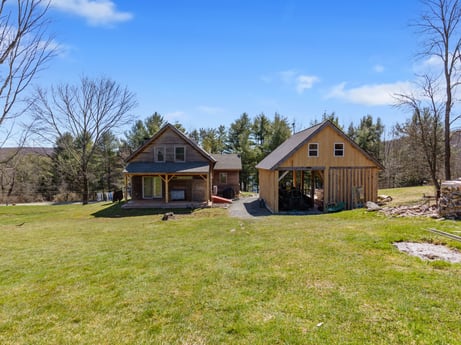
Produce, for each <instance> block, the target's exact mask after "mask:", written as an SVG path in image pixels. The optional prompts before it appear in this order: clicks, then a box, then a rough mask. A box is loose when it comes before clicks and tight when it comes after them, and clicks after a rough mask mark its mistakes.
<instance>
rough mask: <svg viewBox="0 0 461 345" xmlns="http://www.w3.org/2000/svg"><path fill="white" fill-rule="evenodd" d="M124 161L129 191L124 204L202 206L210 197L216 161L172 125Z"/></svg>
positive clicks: (159, 132)
mask: <svg viewBox="0 0 461 345" xmlns="http://www.w3.org/2000/svg"><path fill="white" fill-rule="evenodd" d="M126 163H127V164H126V167H125V170H124V175H125V185H126V190H128V186H129V187H130V190H131V200H130V201H129V202H128V203H127V204H126V207H143V205H149V206H150V207H155V206H158V207H175V206H177V207H186V206H204V205H207V204H208V203H209V202H210V200H211V183H212V176H213V167H214V165H215V163H216V160H215V159H214V158H213V157H212V156H211V155H210V154H208V153H207V152H206V151H204V150H203V149H202V148H200V147H199V146H198V145H197V144H196V143H195V142H194V141H193V140H191V139H190V138H188V137H187V136H186V135H185V134H184V133H183V132H181V131H180V130H178V129H177V128H176V127H175V126H173V125H172V124H169V123H168V124H166V125H165V126H163V127H162V128H161V129H160V130H159V131H158V132H157V133H156V134H155V135H154V136H153V137H152V138H150V139H149V140H147V141H146V142H145V143H144V145H142V146H141V147H139V148H138V149H137V150H136V151H135V152H134V153H133V154H132V155H131V156H130V157H128V158H127V160H126ZM126 194H127V193H126Z"/></svg>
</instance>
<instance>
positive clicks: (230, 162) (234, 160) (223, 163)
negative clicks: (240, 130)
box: [212, 153, 242, 170]
mask: <svg viewBox="0 0 461 345" xmlns="http://www.w3.org/2000/svg"><path fill="white" fill-rule="evenodd" d="M212 156H213V158H214V159H215V160H216V165H215V166H214V170H242V159H241V158H240V155H239V154H237V153H213V154H212Z"/></svg>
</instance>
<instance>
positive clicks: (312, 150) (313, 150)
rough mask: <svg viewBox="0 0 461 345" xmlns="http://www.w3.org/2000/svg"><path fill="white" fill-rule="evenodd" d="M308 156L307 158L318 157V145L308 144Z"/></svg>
mask: <svg viewBox="0 0 461 345" xmlns="http://www.w3.org/2000/svg"><path fill="white" fill-rule="evenodd" d="M308 156H309V157H318V156H319V144H318V143H312V144H309V148H308Z"/></svg>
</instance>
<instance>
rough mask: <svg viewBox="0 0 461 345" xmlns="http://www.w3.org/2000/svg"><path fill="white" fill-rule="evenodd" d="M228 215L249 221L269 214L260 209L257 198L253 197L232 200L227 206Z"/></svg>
mask: <svg viewBox="0 0 461 345" xmlns="http://www.w3.org/2000/svg"><path fill="white" fill-rule="evenodd" d="M229 215H230V216H231V217H236V218H243V219H251V218H257V217H265V216H270V215H271V213H270V212H269V211H268V210H267V209H266V208H265V207H261V205H260V202H259V197H258V196H253V197H247V198H240V199H238V200H234V201H233V202H232V204H231V205H230V206H229Z"/></svg>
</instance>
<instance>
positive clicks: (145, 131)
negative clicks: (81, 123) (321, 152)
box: [0, 112, 461, 204]
mask: <svg viewBox="0 0 461 345" xmlns="http://www.w3.org/2000/svg"><path fill="white" fill-rule="evenodd" d="M326 119H328V120H330V121H332V122H333V123H335V124H336V125H337V126H338V127H339V128H340V129H342V130H343V131H344V132H345V133H346V134H347V135H348V136H350V137H351V138H352V139H353V140H354V141H355V142H356V143H357V144H358V145H359V146H360V147H361V148H362V149H364V150H365V151H366V152H368V153H369V154H370V155H372V156H373V157H375V158H376V159H378V160H379V161H380V162H381V163H382V164H383V165H384V167H385V170H383V171H382V172H381V173H380V188H393V187H403V186H415V185H421V184H427V183H429V184H430V183H431V175H430V170H429V169H428V164H427V161H426V159H425V157H426V156H425V152H424V147H423V145H421V142H420V140H419V138H420V137H419V136H418V135H416V133H413V132H412V131H416V132H417V128H414V127H415V126H414V125H412V123H411V122H410V121H407V122H406V123H404V124H399V125H396V126H394V128H392V130H391V131H389V133H390V137H389V138H386V135H385V128H384V126H383V125H382V123H381V120H380V118H377V119H376V120H375V119H374V118H373V117H372V116H371V115H367V116H364V117H363V118H362V119H361V120H360V122H359V123H358V124H353V123H351V124H350V125H349V126H348V127H347V128H344V127H343V126H342V125H341V124H340V122H339V118H338V116H336V114H335V113H331V114H323V115H322V117H321V120H320V121H323V120H326ZM166 123H167V122H166V120H165V118H164V117H163V116H162V115H160V114H159V113H157V112H155V113H153V114H152V115H151V116H149V117H147V118H146V119H144V120H137V121H135V123H134V124H133V125H132V126H131V128H130V129H129V130H127V131H125V132H124V134H123V136H121V137H117V136H115V135H114V134H113V133H111V132H107V133H105V134H104V135H103V136H101V138H100V139H99V140H98V141H97V142H94V143H93V142H91V143H90V146H91V147H92V150H93V151H94V154H93V155H92V156H91V159H90V160H89V164H88V191H89V200H96V198H97V194H98V193H107V192H109V191H115V190H118V189H121V188H122V186H123V168H124V161H125V159H126V158H127V157H128V156H129V155H130V154H131V153H133V152H134V151H135V150H136V149H137V148H138V147H139V146H140V145H142V144H143V143H144V141H145V140H146V139H148V138H150V137H151V136H153V135H154V134H155V133H156V132H157V131H158V130H159V129H160V128H161V127H162V126H163V125H165V124H166ZM316 123H317V120H312V121H311V123H310V124H311V125H314V124H316ZM175 126H176V127H177V128H178V129H180V130H181V131H183V132H184V133H186V135H188V136H189V137H190V138H191V139H193V140H194V141H195V142H197V143H198V144H199V145H200V146H201V147H202V148H203V149H204V150H206V151H207V152H209V153H238V154H240V156H241V158H242V171H241V176H240V178H241V184H242V186H241V187H242V190H243V191H256V190H257V186H258V176H257V171H256V169H255V166H256V164H257V163H258V162H259V161H261V160H262V159H263V158H264V157H265V156H266V155H267V154H269V153H270V152H271V151H272V150H273V149H275V148H276V147H277V146H279V145H280V144H281V143H282V142H283V141H284V140H286V139H287V138H288V137H289V136H291V135H292V131H293V123H290V121H289V120H288V118H287V117H284V116H282V115H280V114H277V113H275V114H274V115H273V117H268V116H266V115H265V114H262V113H261V114H259V115H256V116H254V117H250V116H249V115H248V114H247V113H243V114H241V115H240V117H239V118H237V119H236V120H235V121H234V122H232V123H231V124H230V126H229V127H226V126H224V125H221V126H219V127H218V128H199V129H193V130H191V131H186V129H185V128H184V127H183V126H182V125H181V124H180V123H175ZM412 126H413V127H412ZM452 138H453V139H452V145H453V147H452V151H453V153H454V155H455V156H458V157H459V154H460V149H461V132H460V131H455V132H453V135H452ZM442 145H443V140H442V136H440V137H439V143H438V147H442ZM81 149H82V140H81V138H79V137H74V136H72V135H71V134H70V133H64V134H63V135H62V136H60V137H59V138H58V139H57V140H56V142H55V143H54V145H53V147H48V148H22V149H21V150H19V152H17V151H16V150H12V149H6V148H3V149H0V155H1V158H2V159H3V160H4V161H8V164H2V165H1V168H0V184H1V195H0V198H1V199H0V202H1V203H3V204H6V203H19V202H33V201H55V202H61V201H77V200H81V199H82V192H83V190H82V177H81V176H82V175H81V168H80V167H81V158H79V157H80V156H79V154H78V152H79V151H81ZM440 152H441V151H440ZM8 155H13V157H11V159H7V158H8ZM442 164H443V155H442V154H439V156H438V157H437V162H436V166H437V167H438V169H437V171H436V176H437V178H438V179H443V173H442V169H441V167H442ZM452 171H453V173H454V175H455V176H461V164H460V162H459V160H454V164H453V166H452Z"/></svg>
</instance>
